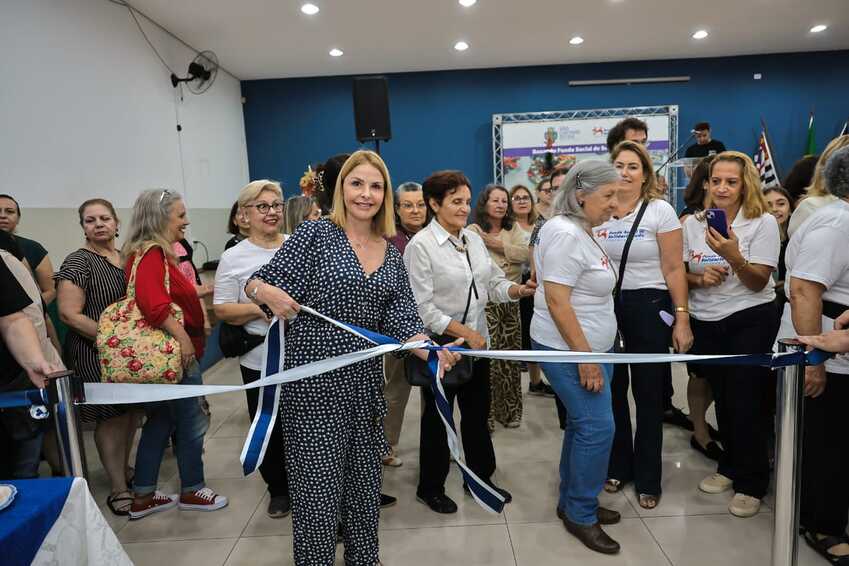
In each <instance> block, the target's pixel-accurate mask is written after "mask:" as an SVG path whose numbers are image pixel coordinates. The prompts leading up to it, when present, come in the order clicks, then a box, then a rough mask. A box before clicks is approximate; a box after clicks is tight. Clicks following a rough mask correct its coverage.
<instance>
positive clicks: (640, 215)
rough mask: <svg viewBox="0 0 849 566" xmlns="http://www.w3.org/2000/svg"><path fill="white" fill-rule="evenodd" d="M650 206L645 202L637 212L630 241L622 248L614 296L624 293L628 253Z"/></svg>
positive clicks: (629, 234) (629, 235)
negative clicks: (623, 286)
mask: <svg viewBox="0 0 849 566" xmlns="http://www.w3.org/2000/svg"><path fill="white" fill-rule="evenodd" d="M648 206H649V201H647V200H643V204H642V206H640V210H639V211H637V217H636V218H635V219H634V224H632V225H631V231H630V232H628V239H627V240H625V247H623V248H622V259H621V260H620V261H619V278H618V279H617V280H616V288H614V289H613V296H614V297H615V298H617V299H618V298H619V293H620V292H621V291H622V280H623V279H625V264H626V263H628V252H629V251H630V249H631V242H632V241H633V239H634V234H636V233H637V229H638V228H639V227H640V221H641V220H642V219H643V214H645V212H646V208H648Z"/></svg>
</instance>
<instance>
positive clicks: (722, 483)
mask: <svg viewBox="0 0 849 566" xmlns="http://www.w3.org/2000/svg"><path fill="white" fill-rule="evenodd" d="M732 485H734V480H732V479H731V478H729V477H727V476H723V475H722V474H720V473H719V472H717V473H715V474H711V475H709V476H708V477H706V478H705V479H703V480H702V481H701V482H700V483H699V489H700V490H702V491H704V492H705V493H722V492H723V491H728V490H729V489H731V486H732Z"/></svg>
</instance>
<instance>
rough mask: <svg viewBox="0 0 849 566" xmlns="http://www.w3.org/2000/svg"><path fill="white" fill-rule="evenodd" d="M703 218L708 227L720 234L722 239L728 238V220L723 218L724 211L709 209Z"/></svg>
mask: <svg viewBox="0 0 849 566" xmlns="http://www.w3.org/2000/svg"><path fill="white" fill-rule="evenodd" d="M705 218H706V219H707V223H708V226H709V227H711V228H713V229H714V230H716V231H717V232H719V233H720V234H722V237H723V238H727V237H728V218H727V217H726V216H725V211H724V210H722V209H721V208H709V209H707V210H706V211H705Z"/></svg>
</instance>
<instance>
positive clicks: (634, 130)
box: [607, 117, 649, 153]
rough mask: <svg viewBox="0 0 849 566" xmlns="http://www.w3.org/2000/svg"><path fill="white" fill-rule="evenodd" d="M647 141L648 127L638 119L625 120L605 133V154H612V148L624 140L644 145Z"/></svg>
mask: <svg viewBox="0 0 849 566" xmlns="http://www.w3.org/2000/svg"><path fill="white" fill-rule="evenodd" d="M648 139H649V127H648V125H646V123H645V122H643V121H642V120H640V119H639V118H633V117H632V118H625V119H624V120H621V121H620V122H618V123H617V124H616V125H615V126H613V127H612V128H610V131H609V132H607V152H608V153H613V148H614V147H616V145H617V144H619V143H620V142H623V141H625V140H628V141H634V142H637V143H639V144H642V145H646V144H647V143H648Z"/></svg>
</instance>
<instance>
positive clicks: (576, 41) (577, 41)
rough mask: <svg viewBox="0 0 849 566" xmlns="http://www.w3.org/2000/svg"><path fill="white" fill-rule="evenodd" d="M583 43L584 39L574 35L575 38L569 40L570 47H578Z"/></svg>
mask: <svg viewBox="0 0 849 566" xmlns="http://www.w3.org/2000/svg"><path fill="white" fill-rule="evenodd" d="M583 42H584V38H583V37H581V36H580V35H576V36H575V37H573V38H572V39H570V40H569V43H571V44H572V45H580V44H582V43H583Z"/></svg>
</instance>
